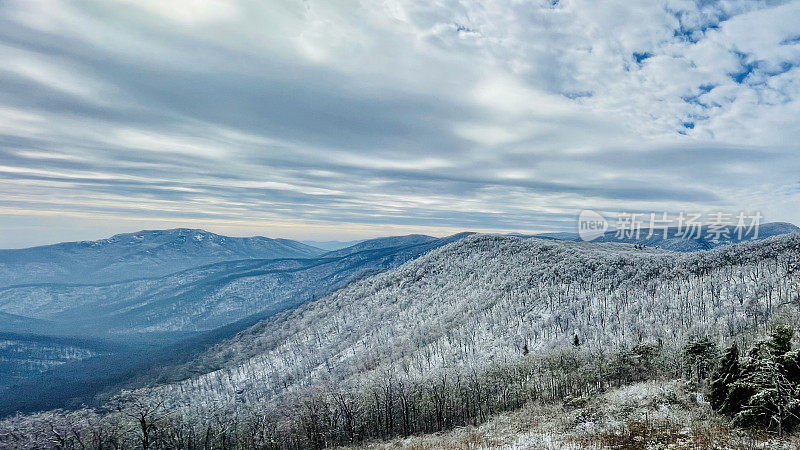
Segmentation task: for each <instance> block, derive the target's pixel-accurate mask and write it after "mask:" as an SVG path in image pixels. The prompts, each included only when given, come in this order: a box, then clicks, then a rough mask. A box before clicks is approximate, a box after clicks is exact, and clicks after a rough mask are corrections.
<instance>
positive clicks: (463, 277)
mask: <svg viewBox="0 0 800 450" xmlns="http://www.w3.org/2000/svg"><path fill="white" fill-rule="evenodd" d="M799 246H800V235H798V234H790V235H783V236H776V237H772V238H768V239H765V240H762V241H758V242H750V243H744V244H738V245H732V246H726V247H722V248H718V249H714V250H710V251H706V252H692V253H675V252H668V251H664V250H660V249H651V248H648V249H641V248H637V247H634V246H631V245H626V244H595V243H583V242H578V243H576V242H560V241H552V240H543V239H535V238H530V239H523V238H518V237H504V236H485V235H483V236H473V237H469V238H466V239H461V240H458V241H456V242H453V243H451V244H449V245H446V246H443V247H441V248H438V249H436V250H433V251H431V252H428V253H427V254H425V255H424V256H422V257H420V258H417V259H415V260H413V261H409V262H407V263H405V264H403V265H402V266H400V267H398V268H396V269H393V270H390V271H387V272H384V273H381V274H378V275H375V276H372V277H368V278H363V279H361V280H359V281H356V282H355V283H351V284H349V285H348V286H346V287H344V288H342V289H339V290H337V291H336V292H333V293H331V294H330V295H327V296H325V297H323V298H321V299H319V300H317V301H314V302H308V303H305V304H303V305H302V306H300V307H298V308H295V309H292V310H288V311H285V312H282V313H280V314H277V315H275V316H273V317H271V318H268V319H267V320H264V321H261V322H259V323H258V324H257V325H255V326H253V327H250V328H248V329H247V330H245V331H244V332H241V333H239V334H237V335H236V336H234V337H232V338H230V339H225V340H223V341H221V342H219V343H218V344H217V345H215V346H213V347H211V348H209V349H208V350H207V351H205V352H204V353H202V354H201V355H199V356H198V357H196V358H194V359H192V360H191V361H190V362H188V363H185V364H182V365H179V366H176V367H172V368H170V369H167V370H168V373H164V376H163V378H161V379H162V380H164V383H163V384H160V385H155V386H152V387H149V388H143V389H138V390H135V391H125V392H122V393H121V395H120V396H119V397H116V398H114V399H112V400H111V402H110V403H108V404H107V405H106V409H104V410H98V411H92V410H86V409H83V410H79V411H76V412H74V413H72V412H71V413H63V412H59V411H55V412H51V413H45V414H42V415H36V416H30V417H23V416H18V417H15V418H13V419H9V420H8V421H6V422H3V423H0V429H1V428H2V427H3V426H6V427H11V428H12V429H14V430H38V429H42V425H41V424H44V425H46V426H48V427H49V428H43V429H45V430H51V429H57V430H62V429H63V430H72V435H74V436H76V438H80V439H83V438H82V437H91V436H94V435H96V434H97V433H98V432H101V433H109V434H107V436H108V439H113V440H114V442H117V443H122V445H121V446H122V447H126V448H127V447H135V446H136V445H138V443H137V441H136V440H135V435H132V434H131V433H129V432H127V431H122V432H115V431H114V428H113V427H114V426H117V429H120V428H119V424H123V425H125V424H127V425H128V426H129V427H130V429H135V427H136V423H133V422H131V420H130V417H142V416H141V415H140V414H145V415H146V416H145V419H146V420H145V422H147V421H148V420H161V422H159V423H160V425H159V428H158V429H157V431H156V432H154V433H153V434H152V436H149V437H150V438H152V440H153V442H154V443H155V444H154V447H157V448H182V447H187V446H188V445H189V444H188V443H187V442H190V443H191V445H201V443H202V445H205V446H209V447H215V448H217V447H228V448H274V449H294V448H296V449H300V448H326V447H331V446H335V445H350V444H354V443H363V442H368V441H370V440H381V439H387V438H391V437H394V436H409V435H416V434H420V433H431V432H441V431H443V430H446V429H451V428H456V427H463V426H475V425H477V424H480V423H483V422H486V421H487V420H488V419H490V418H491V417H492V416H496V415H497V414H499V413H502V412H504V411H510V410H515V409H519V408H520V407H522V406H523V405H525V404H530V403H531V402H537V403H540V402H553V401H556V402H557V401H560V400H561V401H563V400H568V399H573V400H570V404H574V405H578V406H580V405H581V403H573V402H580V401H581V398H585V397H586V396H588V395H592V394H593V393H598V392H605V391H608V390H609V389H614V388H617V387H619V386H623V385H627V384H630V383H634V382H639V381H643V380H647V379H667V378H681V377H684V376H686V375H687V374H688V375H691V377H692V378H693V379H694V378H695V377H699V376H700V375H699V373H700V372H699V371H700V370H701V367H702V366H701V365H700V364H698V363H697V362H696V361H694V360H689V359H687V355H688V353H687V352H686V349H694V348H698V347H697V345H698V344H700V343H702V345H703V346H711V348H713V347H714V346H719V345H722V344H725V343H727V342H729V340H730V339H734V338H735V340H736V341H737V342H739V343H740V344H741V345H743V346H747V345H750V344H751V343H753V341H754V340H755V339H756V338H758V337H759V334H761V333H763V330H764V329H765V328H766V327H767V325H768V324H770V323H775V322H780V323H784V324H787V325H793V326H796V327H797V326H800V280H798V279H797V277H796V275H795V274H794V273H795V272H796V270H797V268H798V265H799V262H798V257H799V256H800V254H798V248H799ZM362 253H365V252H362ZM358 254H359V253H357V254H356V255H358ZM702 348H705V347H702ZM633 389H634V390H636V388H635V387H634V388H633ZM41 395H42V392H41V390H40V391H38V392H36V394H35V395H33V394H32V395H31V396H30V399H33V400H36V399H37V398H39V397H37V396H41ZM26 400H27V399H26ZM622 406H623V407H624V408H628V406H627V405H622ZM118 410H119V411H120V412H119V413H118V412H116V411H118ZM589 412H592V411H589ZM159 417H160V418H167V417H168V419H158V418H159ZM612 422H613V420H612V421H611V422H608V423H606V422H603V426H606V425H610V426H612V428H613V423H612ZM37 427H38V428H37ZM98 430H102V431H98ZM122 430H125V428H122ZM93 433H94V434H93ZM8 436H10V438H11V439H18V438H15V437H14V436H11V435H8ZM24 436H29V437H30V438H31V439H32V440H31V441H30V442H31V443H32V444H31V448H35V447H36V443H37V442H42V441H40V439H47V437H48V436H49V435H48V434H47V433H46V432H37V431H34V432H32V433H28V434H26V435H24ZM0 438H2V433H0ZM26 439H27V438H26ZM526 439H527V438H526ZM25 442H28V441H25Z"/></svg>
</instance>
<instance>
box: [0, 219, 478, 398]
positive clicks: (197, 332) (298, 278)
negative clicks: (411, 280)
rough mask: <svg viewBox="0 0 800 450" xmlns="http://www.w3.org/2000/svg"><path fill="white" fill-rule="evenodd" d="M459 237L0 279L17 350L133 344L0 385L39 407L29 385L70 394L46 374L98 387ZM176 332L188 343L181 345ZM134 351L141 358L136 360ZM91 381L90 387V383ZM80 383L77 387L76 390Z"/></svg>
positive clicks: (0, 299)
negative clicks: (119, 277) (162, 268)
mask: <svg viewBox="0 0 800 450" xmlns="http://www.w3.org/2000/svg"><path fill="white" fill-rule="evenodd" d="M465 236H466V234H460V235H454V236H450V237H447V238H441V239H436V238H430V239H424V240H421V239H419V238H418V237H417V236H408V237H402V236H400V237H391V238H380V239H375V240H372V241H371V242H369V244H367V245H365V246H362V247H359V248H355V249H351V250H350V251H347V252H338V253H331V254H326V255H323V256H321V257H317V258H301V259H268V260H265V259H247V260H240V261H227V262H222V263H216V264H211V265H206V266H201V267H198V268H193V269H187V270H184V271H181V272H177V273H173V274H170V275H167V276H164V277H156V278H144V279H138V280H131V281H124V282H119V283H103V284H32V285H22V286H11V287H6V288H2V289H0V331H6V332H15V333H22V334H23V335H25V336H28V339H26V340H23V339H17V340H15V342H14V345H15V346H16V347H17V348H20V349H21V350H20V352H21V351H22V350H26V349H27V351H29V353H30V354H31V355H34V354H45V353H43V352H42V349H39V348H36V343H38V342H45V341H47V339H45V337H52V336H61V337H79V338H92V339H98V338H100V339H105V340H109V341H111V342H112V343H114V342H123V343H126V344H127V343H135V345H133V344H131V345H127V346H126V347H125V348H123V349H122V351H120V352H117V353H111V354H104V355H102V358H101V361H102V366H103V368H102V369H98V367H97V365H96V363H95V362H94V361H91V360H90V361H80V360H84V359H86V358H83V357H82V358H74V360H75V361H74V363H72V364H66V365H65V366H64V367H60V365H61V364H62V363H65V362H66V360H64V359H63V358H61V359H55V360H54V361H52V364H44V363H42V364H36V365H32V366H31V367H30V370H29V371H28V372H27V374H25V373H22V372H24V371H22V370H20V369H14V372H13V374H12V373H10V372H6V373H4V372H3V371H2V370H0V384H6V385H7V384H9V383H10V382H9V381H8V379H9V378H10V377H12V376H13V378H14V380H15V381H16V382H19V381H21V380H23V381H24V379H25V378H26V376H27V377H34V376H36V375H37V374H38V373H39V372H41V370H43V369H50V371H49V372H46V373H44V374H42V375H40V376H38V377H37V378H35V379H32V380H33V381H31V382H29V383H27V384H25V385H24V386H22V385H17V386H15V387H14V388H13V390H12V389H9V390H7V391H6V392H0V397H2V398H3V399H4V400H5V403H6V405H7V406H9V407H12V406H10V405H17V406H13V407H23V406H25V407H37V406H34V405H40V404H39V403H36V402H34V401H32V400H31V398H30V395H31V393H32V392H33V393H40V392H41V391H42V389H43V388H44V386H48V387H49V388H50V387H52V388H53V389H54V390H55V391H56V392H54V393H53V394H52V395H51V396H50V397H52V398H50V399H49V400H50V401H51V402H50V403H45V404H47V405H58V404H59V402H60V401H68V400H69V399H68V398H62V397H59V395H60V394H59V392H62V390H60V389H59V388H58V383H56V384H55V385H53V383H51V382H50V381H49V380H56V381H58V380H63V379H64V378H65V376H64V375H63V374H62V373H69V374H70V375H69V377H66V378H70V379H82V378H86V380H87V383H89V382H91V383H92V384H93V385H94V386H95V388H96V389H104V388H106V387H107V386H103V385H102V383H101V382H98V381H97V377H100V378H104V377H105V378H108V377H110V376H111V375H114V374H116V373H117V372H119V371H134V372H135V371H137V370H147V369H148V367H150V366H152V365H153V364H155V362H156V359H157V358H155V356H156V355H158V357H159V358H161V359H158V362H159V363H161V364H166V361H169V362H175V361H180V360H181V358H186V357H188V355H189V354H191V353H192V352H194V351H196V350H197V349H198V348H199V349H202V348H205V346H208V345H211V344H213V343H214V342H216V340H219V339H222V338H225V337H229V336H231V335H233V334H235V333H236V332H238V331H241V330H243V329H245V328H247V327H248V326H250V325H252V324H254V323H256V322H258V321H259V320H261V319H264V318H267V317H270V316H271V315H274V314H276V313H278V312H281V311H284V310H288V309H292V308H295V307H297V306H299V305H302V304H303V303H306V302H308V301H311V300H314V299H316V298H319V297H321V296H323V295H324V294H326V293H329V292H331V291H333V290H336V289H339V288H341V287H344V286H346V285H347V284H349V283H351V282H352V281H354V280H357V279H361V278H364V277H368V276H370V275H374V274H376V273H380V272H382V271H385V270H388V269H391V268H394V267H397V266H399V265H401V264H403V263H405V262H407V261H409V260H411V259H414V258H417V257H419V256H420V255H423V254H425V253H426V252H428V251H431V250H433V249H435V248H438V247H441V246H442V245H446V244H448V243H450V242H453V241H456V240H458V239H461V238H463V237H465ZM329 255H330V256H329ZM3 327H7V328H5V329H4V328H3ZM31 334H34V336H30V335H31ZM181 341H185V343H183V344H178V342H181ZM178 348H179V349H180V350H176V349H178ZM20 352H17V354H18V355H20ZM131 352H134V353H136V354H135V355H134V354H132V353H131ZM170 352H171V353H174V354H170ZM86 355H87V357H88V356H91V355H90V354H88V353H87V354H86ZM20 357H21V356H18V359H19V358H20ZM95 359H97V358H95ZM138 360H143V361H142V364H138V363H137V361H138ZM134 363H137V364H134ZM132 365H133V366H132ZM106 367H107V368H106ZM0 369H1V368H0ZM114 376H115V377H116V378H119V377H118V376H117V375H114ZM130 376H133V375H130ZM114 382H116V381H114ZM109 383H111V382H109ZM95 388H92V389H95ZM92 389H89V391H91V392H93V390H92ZM76 390H78V389H77V388H76ZM85 391H86V389H84V388H81V389H80V392H81V395H84V394H85ZM81 398H83V397H81ZM15 399H23V400H19V401H16V400H15ZM20 405H23V406H20Z"/></svg>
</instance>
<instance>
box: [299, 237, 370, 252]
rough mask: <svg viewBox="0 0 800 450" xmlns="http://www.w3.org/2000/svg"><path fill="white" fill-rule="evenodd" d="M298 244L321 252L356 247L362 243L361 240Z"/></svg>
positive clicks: (304, 242)
mask: <svg viewBox="0 0 800 450" xmlns="http://www.w3.org/2000/svg"><path fill="white" fill-rule="evenodd" d="M300 242H302V243H303V244H306V245H310V246H312V247H316V248H321V249H322V250H327V251H333V250H339V249H342V248H346V247H350V246H353V245H356V244H358V243H359V242H363V239H360V240H355V241H300Z"/></svg>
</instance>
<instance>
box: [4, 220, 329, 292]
mask: <svg viewBox="0 0 800 450" xmlns="http://www.w3.org/2000/svg"><path fill="white" fill-rule="evenodd" d="M322 253H324V251H323V250H321V249H318V248H316V247H311V246H309V245H305V244H302V243H300V242H297V241H291V240H288V239H269V238H265V237H258V236H257V237H251V238H236V237H227V236H221V235H218V234H214V233H209V232H207V231H203V230H193V229H186V228H177V229H172V230H146V231H139V232H137V233H128V234H118V235H115V236H112V237H110V238H108V239H102V240H98V241H84V242H64V243H61V244H55V245H47V246H42V247H32V248H26V249H18V250H0V286H9V285H14V284H26V283H101V282H112V281H120V280H130V279H134V278H143V277H154V276H161V275H166V274H169V273H173V272H177V271H179V270H183V269H187V268H190V267H197V266H200V265H204V264H211V263H216V262H220V261H234V260H241V259H251V258H260V259H272V258H311V257H316V256H319V255H320V254H322Z"/></svg>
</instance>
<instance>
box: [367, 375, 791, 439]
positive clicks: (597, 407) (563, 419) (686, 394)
mask: <svg viewBox="0 0 800 450" xmlns="http://www.w3.org/2000/svg"><path fill="white" fill-rule="evenodd" d="M358 448H359V449H362V450H378V449H381V450H384V449H387V450H388V449H406V450H433V449H446V450H474V449H508V450H522V449H531V450H533V449H547V450H574V449H620V450H662V449H663V450H667V449H670V450H671V449H675V450H678V449H681V450H682V449H686V450H695V449H697V450H699V449H725V450H756V449H764V450H767V449H770V450H772V449H775V450H779V449H780V450H800V435H795V436H790V437H787V438H785V439H783V440H778V439H777V438H776V437H774V436H771V435H768V434H766V433H753V432H746V431H742V430H735V429H732V428H731V427H730V426H729V424H728V421H727V419H726V418H724V417H721V416H719V415H717V414H715V413H714V412H713V411H711V409H710V408H709V406H708V405H707V404H706V403H704V402H703V401H702V400H701V399H699V398H698V396H697V395H696V394H694V393H693V392H691V391H690V390H689V389H688V388H687V386H686V385H685V384H684V383H682V382H679V381H676V382H670V383H662V384H657V383H641V384H636V385H632V386H628V387H625V388H622V389H618V390H615V391H611V392H608V393H605V394H603V395H599V396H596V397H593V398H581V399H574V400H573V401H569V402H564V403H560V404H548V405H543V404H530V405H527V406H526V407H524V408H522V409H521V410H519V411H516V412H514V413H509V414H502V415H499V416H497V417H494V418H493V419H492V420H490V421H488V422H487V423H485V424H483V425H481V426H478V427H463V428H458V429H455V430H451V431H448V432H446V433H436V434H429V435H423V436H412V437H409V438H404V439H394V440H391V441H387V442H373V443H370V444H367V445H363V446H360V447H358Z"/></svg>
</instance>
